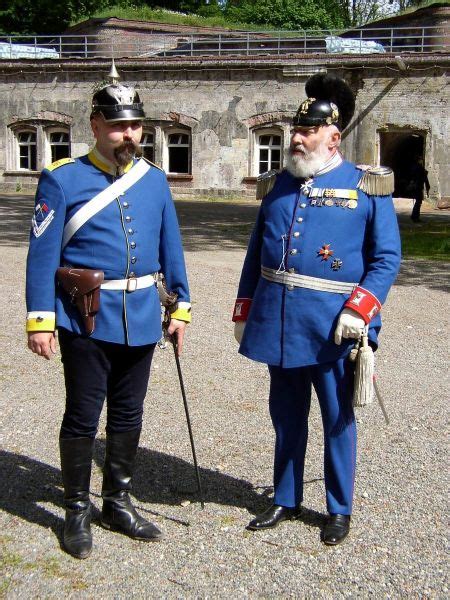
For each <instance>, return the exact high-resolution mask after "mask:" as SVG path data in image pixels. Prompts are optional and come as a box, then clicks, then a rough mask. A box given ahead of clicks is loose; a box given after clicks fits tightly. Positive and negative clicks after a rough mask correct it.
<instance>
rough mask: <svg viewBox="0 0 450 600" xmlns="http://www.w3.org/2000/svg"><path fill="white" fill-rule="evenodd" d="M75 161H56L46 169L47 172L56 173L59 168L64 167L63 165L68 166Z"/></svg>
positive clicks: (67, 159) (61, 159) (69, 159)
mask: <svg viewBox="0 0 450 600" xmlns="http://www.w3.org/2000/svg"><path fill="white" fill-rule="evenodd" d="M74 162H75V159H74V158H60V159H59V160H55V162H53V163H52V164H51V165H48V167H45V168H46V169H47V171H54V170H55V169H58V168H59V167H62V166H63V165H68V164H70V163H74Z"/></svg>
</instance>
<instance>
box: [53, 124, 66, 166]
mask: <svg viewBox="0 0 450 600" xmlns="http://www.w3.org/2000/svg"><path fill="white" fill-rule="evenodd" d="M49 142H50V152H51V162H55V160H60V159H61V158H68V157H69V156H70V142H69V134H68V133H67V132H66V131H52V132H50V135H49Z"/></svg>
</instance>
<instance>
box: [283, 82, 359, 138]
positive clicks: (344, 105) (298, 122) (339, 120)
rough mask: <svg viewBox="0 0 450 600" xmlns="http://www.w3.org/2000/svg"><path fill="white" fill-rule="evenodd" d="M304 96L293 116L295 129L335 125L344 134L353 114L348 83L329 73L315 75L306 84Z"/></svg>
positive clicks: (351, 95) (352, 97)
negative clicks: (304, 98)
mask: <svg viewBox="0 0 450 600" xmlns="http://www.w3.org/2000/svg"><path fill="white" fill-rule="evenodd" d="M305 92H306V95H307V98H306V100H304V101H303V102H302V103H301V104H300V106H299V109H298V111H297V114H296V115H295V117H294V119H293V121H292V124H293V126H294V127H296V126H298V127H318V126H320V125H336V127H337V128H338V129H339V130H340V131H343V130H344V129H345V128H346V127H347V125H348V124H349V123H350V120H351V118H352V116H353V113H354V112H355V97H354V95H353V92H352V90H351V89H350V87H349V86H348V84H347V83H346V82H345V81H344V80H343V79H341V78H340V77H337V76H336V75H329V74H328V73H317V74H316V75H313V76H312V77H310V78H309V79H308V81H307V82H306V84H305Z"/></svg>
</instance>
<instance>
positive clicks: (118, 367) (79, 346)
mask: <svg viewBox="0 0 450 600" xmlns="http://www.w3.org/2000/svg"><path fill="white" fill-rule="evenodd" d="M58 339H59V345H60V349H61V357H62V359H61V360H62V363H63V366H64V378H65V383H66V410H65V413H64V417H63V421H62V424H61V432H60V436H61V437H63V438H69V437H95V434H96V433H97V429H98V422H99V419H100V413H101V411H102V408H103V404H104V401H105V398H106V401H107V419H106V432H107V433H121V432H124V431H130V430H132V429H136V428H138V427H141V425H142V415H143V405H144V398H145V394H146V393H147V385H148V380H149V375H150V366H151V362H152V358H153V352H154V350H155V345H156V344H149V345H146V346H125V345H122V344H113V343H110V342H102V341H99V340H94V339H92V338H89V337H85V336H81V335H77V334H74V333H71V332H70V331H68V330H66V329H63V328H60V329H59V330H58Z"/></svg>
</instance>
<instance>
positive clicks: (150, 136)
mask: <svg viewBox="0 0 450 600" xmlns="http://www.w3.org/2000/svg"><path fill="white" fill-rule="evenodd" d="M141 148H142V154H143V155H144V157H145V158H146V159H147V160H149V161H150V162H152V163H154V162H155V134H154V133H153V132H151V131H144V133H143V134H142V140H141Z"/></svg>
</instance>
